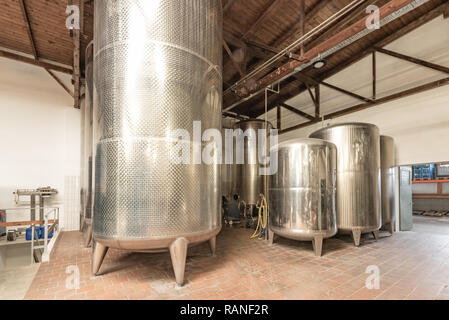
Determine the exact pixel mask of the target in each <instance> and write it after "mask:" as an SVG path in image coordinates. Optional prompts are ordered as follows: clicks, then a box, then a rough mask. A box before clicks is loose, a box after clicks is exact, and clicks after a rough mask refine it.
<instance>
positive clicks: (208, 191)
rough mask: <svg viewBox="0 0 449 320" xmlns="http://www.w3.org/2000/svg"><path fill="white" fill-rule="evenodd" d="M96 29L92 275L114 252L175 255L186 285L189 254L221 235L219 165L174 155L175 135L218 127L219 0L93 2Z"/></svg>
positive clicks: (176, 267)
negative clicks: (109, 252)
mask: <svg viewBox="0 0 449 320" xmlns="http://www.w3.org/2000/svg"><path fill="white" fill-rule="evenodd" d="M94 21H95V23H94V25H95V27H94V28H95V29H94V30H95V31H94V34H95V36H94V39H95V44H94V52H95V54H94V57H95V63H94V70H95V71H94V85H95V87H94V92H95V94H94V104H95V112H94V123H95V128H94V132H95V139H96V140H97V141H96V154H95V203H94V215H93V238H94V242H93V247H94V249H93V263H92V267H93V273H95V274H96V273H98V271H99V269H100V265H101V263H102V260H103V258H104V256H105V254H106V252H107V249H108V248H109V247H111V248H119V249H126V250H133V251H145V252H147V251H148V252H157V251H160V250H166V249H169V251H170V254H171V258H172V262H173V267H174V271H175V276H176V281H177V283H178V284H179V285H181V284H182V283H183V279H184V268H185V260H186V254H187V247H188V246H189V245H194V244H198V243H202V242H205V241H209V244H210V245H211V249H212V251H213V252H214V250H215V237H216V235H217V234H218V232H219V231H220V229H221V216H220V213H221V207H220V206H221V201H220V200H221V199H220V196H221V190H220V189H221V186H220V183H221V179H220V173H221V170H220V165H219V162H218V161H217V164H213V165H206V164H193V162H192V161H191V162H189V163H190V164H176V163H175V162H174V161H173V156H172V155H171V153H172V152H173V150H174V147H175V146H176V144H177V143H178V141H174V140H173V136H172V135H171V134H172V132H173V131H174V130H179V129H182V130H186V131H187V132H188V133H189V134H190V137H189V138H184V142H186V141H187V142H192V141H193V136H194V134H193V127H194V125H193V123H194V121H201V125H202V128H203V129H209V128H214V129H217V130H220V129H221V109H222V78H221V77H222V8H221V1H218V0H206V1H205V0H166V1H157V0H154V1H138V0H122V1H109V0H108V1H107V0H96V1H95V18H94ZM186 139H187V140H186ZM192 144H193V143H192ZM195 146H197V145H195Z"/></svg>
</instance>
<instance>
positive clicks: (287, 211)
mask: <svg viewBox="0 0 449 320" xmlns="http://www.w3.org/2000/svg"><path fill="white" fill-rule="evenodd" d="M275 148H276V149H277V150H276V151H277V153H278V171H277V173H275V174H274V175H273V176H271V177H270V179H269V181H270V182H269V193H268V195H269V204H270V205H269V208H270V236H269V239H270V242H271V243H272V241H273V238H274V235H278V236H281V237H285V238H290V239H294V240H306V241H307V240H312V242H313V246H314V249H315V254H316V255H317V256H321V253H322V244H323V239H326V238H330V237H332V236H334V235H335V234H336V233H337V217H336V200H337V199H336V196H337V194H336V190H337V189H336V187H337V186H336V183H337V147H336V146H335V145H334V144H333V143H330V142H326V141H323V140H318V139H297V140H291V141H287V142H284V143H281V144H279V145H278V146H277V147H275Z"/></svg>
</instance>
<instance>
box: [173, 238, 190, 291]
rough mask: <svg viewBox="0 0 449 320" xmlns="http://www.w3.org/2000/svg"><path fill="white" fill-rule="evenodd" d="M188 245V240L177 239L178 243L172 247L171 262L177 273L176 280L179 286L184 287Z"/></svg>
mask: <svg viewBox="0 0 449 320" xmlns="http://www.w3.org/2000/svg"><path fill="white" fill-rule="evenodd" d="M187 245H188V241H187V239H186V238H179V239H176V241H175V242H173V243H172V244H171V245H170V256H171V262H172V264H173V270H174V271H175V278H176V283H177V284H178V286H182V285H183V284H184V272H185V268H186V258H187Z"/></svg>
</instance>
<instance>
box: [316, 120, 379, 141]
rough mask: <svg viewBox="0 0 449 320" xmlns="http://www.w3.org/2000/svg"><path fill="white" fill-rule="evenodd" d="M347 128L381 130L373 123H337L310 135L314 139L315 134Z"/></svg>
mask: <svg viewBox="0 0 449 320" xmlns="http://www.w3.org/2000/svg"><path fill="white" fill-rule="evenodd" d="M346 126H348V127H349V126H350V127H362V128H367V127H368V128H375V129H377V130H379V128H378V127H377V126H376V125H375V124H372V123H364V122H342V123H336V124H333V125H331V126H328V127H324V128H321V129H318V130H316V131H314V132H312V133H311V134H310V135H309V137H312V136H314V135H315V134H317V133H320V132H322V131H326V130H329V129H334V128H338V127H346Z"/></svg>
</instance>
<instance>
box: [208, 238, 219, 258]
mask: <svg viewBox="0 0 449 320" xmlns="http://www.w3.org/2000/svg"><path fill="white" fill-rule="evenodd" d="M209 247H210V252H211V253H212V256H215V251H216V249H217V237H213V238H211V239H210V240H209Z"/></svg>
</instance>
